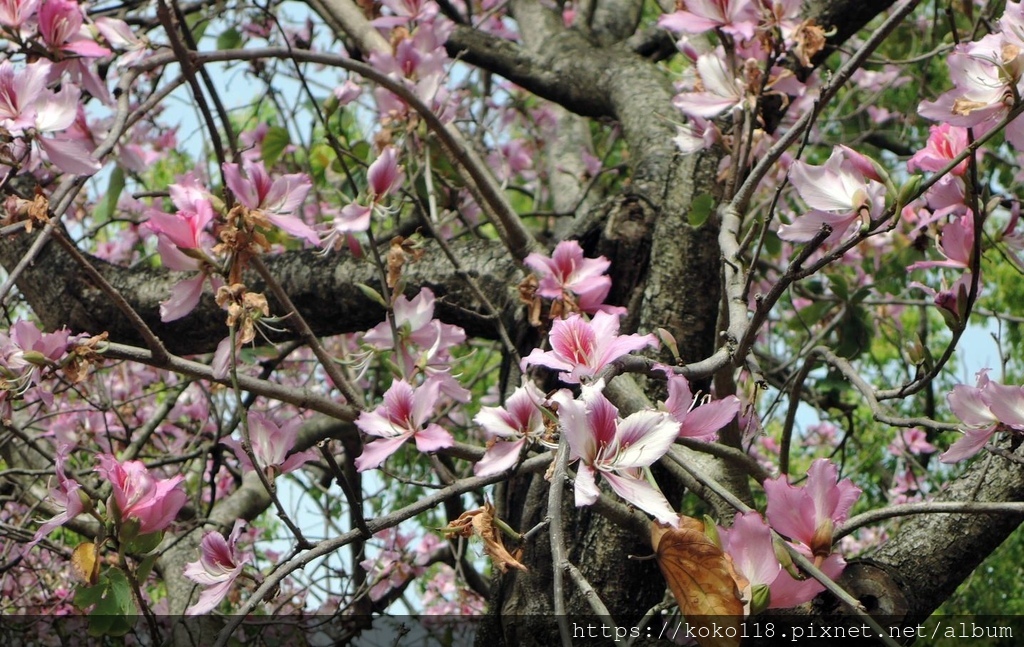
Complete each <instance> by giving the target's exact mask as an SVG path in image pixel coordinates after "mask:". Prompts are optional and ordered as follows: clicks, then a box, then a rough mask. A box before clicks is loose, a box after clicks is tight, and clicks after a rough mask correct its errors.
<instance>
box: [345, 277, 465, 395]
mask: <svg viewBox="0 0 1024 647" xmlns="http://www.w3.org/2000/svg"><path fill="white" fill-rule="evenodd" d="M435 304H436V299H435V298H434V293H433V291H431V290H430V288H423V289H421V290H420V293H419V294H417V295H416V296H415V297H414V298H413V299H412V300H411V301H410V300H409V299H407V298H406V297H405V296H404V295H403V296H400V297H398V299H396V300H395V304H394V307H393V310H394V315H395V327H396V328H397V329H398V358H399V360H400V361H401V363H402V367H403V369H404V370H405V373H406V375H412V374H413V373H414V372H416V371H418V370H422V371H424V372H425V373H427V374H428V375H432V376H434V377H435V378H437V379H438V380H439V381H440V384H441V392H442V393H444V394H445V395H448V396H449V397H451V398H454V399H456V400H459V401H461V402H465V401H467V400H468V399H469V392H468V391H466V390H465V389H464V388H463V387H461V386H460V385H459V384H458V381H457V380H455V379H454V378H453V377H452V376H451V374H450V359H451V354H450V349H451V348H452V347H453V346H456V345H458V344H461V343H462V342H464V341H466V333H465V331H463V330H462V328H459V327H458V326H453V325H451V324H446V323H442V322H441V321H439V320H437V319H435V318H434V306H435ZM388 319H390V317H388V318H386V319H385V320H384V321H382V322H381V323H379V324H377V326H375V327H374V328H372V329H371V330H369V331H367V332H366V333H365V334H364V335H363V341H364V342H365V343H367V344H369V345H370V346H372V347H373V348H375V349H376V350H390V349H392V348H394V347H395V337H394V333H393V332H392V330H391V323H390V322H389V321H388Z"/></svg>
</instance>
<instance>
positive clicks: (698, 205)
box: [687, 193, 715, 227]
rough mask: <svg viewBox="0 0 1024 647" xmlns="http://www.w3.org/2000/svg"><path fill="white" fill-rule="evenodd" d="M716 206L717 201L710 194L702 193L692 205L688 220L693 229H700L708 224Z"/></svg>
mask: <svg viewBox="0 0 1024 647" xmlns="http://www.w3.org/2000/svg"><path fill="white" fill-rule="evenodd" d="M714 206H715V199H714V198H713V197H711V194H710V193H702V194H700V195H699V196H697V197H696V198H694V199H693V202H691V203H690V214H689V215H688V216H687V219H688V220H689V221H690V225H691V226H693V227H700V226H701V225H703V224H704V223H705V222H707V220H708V217H709V216H710V215H711V210H712V209H713V208H714Z"/></svg>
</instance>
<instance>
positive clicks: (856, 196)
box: [779, 146, 885, 242]
mask: <svg viewBox="0 0 1024 647" xmlns="http://www.w3.org/2000/svg"><path fill="white" fill-rule="evenodd" d="M789 179H790V182H792V184H793V187H794V188H795V189H796V191H797V193H799V194H800V197H801V198H802V199H803V201H804V202H805V203H806V204H807V206H808V207H810V208H811V211H810V212H809V213H807V214H805V215H802V216H798V217H797V218H795V219H794V220H793V223H792V224H789V225H783V226H782V227H779V237H780V238H782V239H783V240H789V241H794V242H806V241H809V240H811V239H812V238H814V236H815V235H816V234H817V233H818V232H819V231H820V230H821V226H822V225H824V224H827V225H829V226H831V227H832V234H831V235H830V236H829V237H828V238H827V239H826V241H827V242H838V241H839V240H841V239H842V238H843V237H844V236H845V235H846V233H847V232H848V231H849V229H850V227H851V226H852V225H853V224H854V223H856V222H858V221H860V220H863V219H872V218H876V217H878V216H879V215H881V213H882V210H883V209H884V208H885V186H884V185H883V184H882V183H881V182H879V179H880V178H879V176H878V173H877V171H876V170H875V168H874V165H873V164H872V163H871V161H870V160H868V159H867V158H865V157H864V156H863V155H860V154H859V153H854V152H853V151H851V150H850V149H849V148H846V147H843V146H837V147H836V148H834V149H833V150H832V155H830V156H829V158H828V161H826V162H825V163H824V164H823V165H822V166H811V165H810V164H807V163H805V162H802V161H800V160H797V161H795V162H793V164H792V166H790V170H789Z"/></svg>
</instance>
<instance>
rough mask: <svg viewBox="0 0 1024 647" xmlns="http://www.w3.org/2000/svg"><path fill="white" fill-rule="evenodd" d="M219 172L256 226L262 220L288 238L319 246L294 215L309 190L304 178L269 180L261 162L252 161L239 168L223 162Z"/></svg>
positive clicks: (318, 238)
mask: <svg viewBox="0 0 1024 647" xmlns="http://www.w3.org/2000/svg"><path fill="white" fill-rule="evenodd" d="M222 169H223V171H224V180H225V182H227V185H228V188H229V189H231V192H232V193H233V194H234V195H235V199H237V200H238V202H239V204H241V205H242V206H243V207H245V208H246V209H248V210H249V213H250V215H255V216H256V217H257V224H259V218H262V219H264V220H265V221H266V222H268V223H270V224H272V225H274V226H275V227H278V228H280V229H282V230H284V231H285V232H287V233H289V234H291V235H292V236H295V237H297V238H304V239H305V240H307V241H308V242H309V243H310V244H311V245H319V244H320V237H319V236H318V235H317V233H316V232H315V231H314V230H313V228H312V227H310V226H309V225H307V224H306V223H304V222H303V221H302V220H301V219H299V217H298V216H297V215H296V212H297V211H298V209H299V207H300V206H302V201H303V200H305V199H306V195H307V194H308V193H309V190H310V188H311V187H312V185H311V184H310V182H309V178H308V177H306V176H305V175H303V174H302V173H292V174H289V175H282V176H281V177H278V178H277V179H275V180H271V179H270V174H268V173H267V169H266V167H265V166H264V165H263V162H254V161H252V160H243V161H242V166H241V168H239V166H238V164H234V163H231V162H225V163H224V164H223V166H222Z"/></svg>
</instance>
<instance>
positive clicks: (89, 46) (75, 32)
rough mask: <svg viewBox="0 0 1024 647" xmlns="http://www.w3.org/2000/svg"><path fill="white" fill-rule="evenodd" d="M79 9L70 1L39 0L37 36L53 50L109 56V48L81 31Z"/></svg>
mask: <svg viewBox="0 0 1024 647" xmlns="http://www.w3.org/2000/svg"><path fill="white" fill-rule="evenodd" d="M82 23H83V20H82V8H81V7H80V6H79V5H78V3H77V2H72V1H71V0H43V4H42V5H41V6H40V7H39V35H40V36H41V37H42V39H43V43H45V44H46V46H47V47H48V48H49V49H50V50H51V51H54V52H67V53H70V54H74V55H77V56H82V57H85V58H102V57H104V56H110V53H111V52H110V50H109V49H107V48H106V47H103V46H102V45H100V44H99V43H97V42H96V41H95V40H94V39H92V38H89V37H88V36H86V34H85V33H83V30H82Z"/></svg>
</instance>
